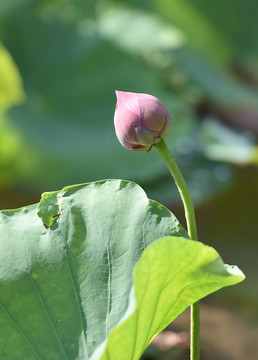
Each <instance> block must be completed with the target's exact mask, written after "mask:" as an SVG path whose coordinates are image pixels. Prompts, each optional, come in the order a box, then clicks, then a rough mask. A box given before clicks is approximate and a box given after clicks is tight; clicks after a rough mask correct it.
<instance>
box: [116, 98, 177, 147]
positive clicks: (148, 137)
mask: <svg viewBox="0 0 258 360" xmlns="http://www.w3.org/2000/svg"><path fill="white" fill-rule="evenodd" d="M116 97H117V104H116V110H115V117H114V123H115V130H116V135H117V137H118V140H119V141H120V143H121V144H122V145H123V146H124V147H125V148H126V149H128V150H135V151H149V150H150V149H151V147H152V145H154V144H156V143H158V142H159V141H160V140H161V139H162V138H163V137H165V136H168V135H169V133H170V131H171V126H172V119H171V116H170V114H169V112H168V110H167V108H166V107H165V106H164V105H163V104H162V102H161V101H160V100H159V99H157V98H156V97H155V96H152V95H148V94H137V93H131V92H123V91H116Z"/></svg>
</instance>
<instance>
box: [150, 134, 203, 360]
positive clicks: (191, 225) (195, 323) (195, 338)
mask: <svg viewBox="0 0 258 360" xmlns="http://www.w3.org/2000/svg"><path fill="white" fill-rule="evenodd" d="M154 146H155V148H157V149H158V151H159V152H160V155H161V156H162V158H163V160H164V161H165V163H166V164H167V167H168V169H169V171H170V173H171V175H172V177H173V178H174V181H175V183H176V186H177V188H178V191H179V193H180V196H181V199H182V201H183V205H184V210H185V218H186V224H187V231H188V234H189V236H190V238H191V239H192V240H198V236H197V227H196V220H195V212H194V206H193V201H192V198H191V195H190V191H189V189H188V187H187V185H186V182H185V180H184V178H183V175H182V173H181V171H180V170H179V167H178V166H177V164H176V162H175V160H174V158H173V157H172V155H171V154H170V152H169V150H168V148H167V145H166V143H165V141H164V139H162V140H160V141H159V142H158V143H157V144H155V145H154ZM190 358H191V360H199V359H200V307H199V302H196V303H194V304H193V305H191V357H190Z"/></svg>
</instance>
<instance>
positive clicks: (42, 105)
mask: <svg viewBox="0 0 258 360" xmlns="http://www.w3.org/2000/svg"><path fill="white" fill-rule="evenodd" d="M257 11H258V4H257V2H256V1H255V0H248V1H244V0H228V1H227V2H225V1H222V0H218V1H216V2H215V3H210V2H207V1H204V0H194V1H190V0H173V1H171V0H138V1H136V0H130V1H122V0H120V1H119V0H116V1H115V0H113V1H105V0H96V1H92V0H9V1H1V2H0V40H1V46H0V207H1V208H10V207H17V206H21V205H27V204H28V203H33V202H36V201H38V200H39V195H40V193H41V192H43V191H50V190H58V189H60V188H61V187H63V186H65V185H68V184H73V183H81V182H86V181H93V180H99V179H102V178H110V177H111V178H125V179H128V180H133V181H136V182H139V183H140V184H141V185H142V186H143V187H144V189H145V190H146V191H147V193H148V196H149V197H151V198H154V199H156V200H159V201H163V202H165V203H166V204H169V205H170V206H173V207H174V208H175V206H176V205H175V204H176V202H177V201H178V197H177V193H176V191H175V189H174V187H173V186H171V184H170V182H169V180H168V173H167V170H166V169H165V167H164V166H163V164H162V162H161V161H160V159H159V156H158V154H157V153H156V152H155V151H151V152H150V153H149V154H138V153H131V152H128V151H126V150H125V149H123V148H122V147H121V146H120V144H119V143H118V141H117V139H116V137H115V134H114V129H113V112H114V107H115V102H116V99H115V94H114V90H115V89H118V90H124V91H135V92H146V93H151V94H153V95H155V96H157V97H159V98H160V99H161V100H162V101H163V102H164V104H165V105H166V106H167V107H168V109H169V110H170V111H171V113H172V116H173V119H174V124H173V131H172V134H171V136H170V137H169V138H168V139H167V141H168V146H169V148H170V149H171V150H172V152H173V154H174V156H175V157H176V159H177V160H178V162H179V165H180V168H182V172H183V173H184V175H185V177H186V180H187V183H188V184H189V186H190V189H191V193H192V195H193V197H194V200H195V203H196V204H198V205H199V207H198V209H197V216H198V223H199V232H200V238H201V240H202V241H204V242H205V243H207V244H211V245H213V246H215V248H216V249H217V250H219V252H220V253H221V254H222V255H224V257H225V260H227V262H229V263H237V264H238V265H239V266H240V268H241V269H242V270H243V271H244V272H245V274H246V275H247V279H248V281H245V282H244V283H243V285H240V286H237V287H234V288H232V289H231V288H230V290H225V291H224V292H223V294H224V296H225V297H226V300H227V301H231V304H232V301H233V299H235V298H236V296H235V295H236V293H237V297H238V298H239V297H241V299H242V300H241V304H240V305H239V306H240V309H241V311H242V312H244V313H245V315H246V316H247V317H248V318H249V317H251V318H252V319H256V318H257V317H258V313H257V308H256V305H255V304H256V302H257V300H258V290H257V286H256V283H257V281H256V272H257V265H256V253H257V241H256V240H257V230H256V222H257V215H256V214H257V201H258V189H257V178H258V174H257V163H258V150H257V145H256V144H257V135H258V102H257V97H258V66H257V63H258V62H257V58H258V43H257V38H256V34H257V32H258V22H257V21H256V14H257ZM176 212H177V214H178V216H179V217H180V216H181V212H180V209H179V208H176ZM221 228H222V229H223V231H222V232H221ZM232 249H234V250H233V251H232ZM223 301H225V299H223Z"/></svg>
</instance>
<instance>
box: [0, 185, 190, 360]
mask: <svg viewBox="0 0 258 360" xmlns="http://www.w3.org/2000/svg"><path fill="white" fill-rule="evenodd" d="M57 204H58V205H57ZM37 211H38V214H37ZM0 233H1V236H0V281H1V286H0V303H1V306H0V307H1V312H0V354H1V355H2V356H6V357H7V358H9V357H11V358H18V359H20V360H22V359H26V360H29V359H35V358H38V359H39V358H43V359H46V358H47V359H55V360H58V359H63V358H69V359H76V358H77V357H78V356H79V354H81V355H80V356H79V358H84V357H85V358H87V356H86V352H87V353H88V355H90V354H91V353H92V352H93V350H94V349H95V348H96V346H98V345H100V343H101V342H102V341H104V340H105V338H106V335H107V333H108V332H109V331H110V330H111V329H112V328H113V327H114V326H115V325H116V324H117V323H118V322H119V321H120V320H121V318H122V317H123V315H124V313H125V311H126V309H127V305H128V300H129V299H128V294H129V291H130V289H131V286H132V269H133V267H134V265H135V263H136V262H137V260H138V259H139V257H140V256H141V253H142V251H143V250H144V248H145V247H146V246H147V245H148V244H149V243H150V242H152V241H153V240H155V239H157V238H159V237H161V236H163V235H176V236H186V232H185V231H184V229H183V228H182V227H181V226H180V225H179V223H178V221H177V220H176V218H175V217H174V216H173V214H171V213H170V212H169V211H168V210H167V209H166V208H164V207H163V206H161V205H159V204H158V203H156V202H154V201H150V200H148V199H147V197H146V195H145V193H144V192H143V191H142V189H141V188H140V187H139V186H137V185H135V184H134V183H130V182H125V181H119V180H117V181H116V180H114V181H111V180H107V181H102V182H97V183H91V184H90V183H89V184H85V185H79V186H72V187H67V188H65V189H63V190H62V191H60V192H54V193H46V194H44V195H43V197H42V200H41V202H40V204H39V206H37V205H33V206H30V207H26V208H22V209H18V210H14V211H12V210H9V211H2V212H1V220H0ZM86 343H87V345H85V344H86ZM14 344H15V346H14ZM86 348H87V349H86ZM64 354H66V355H64ZM83 354H84V355H83Z"/></svg>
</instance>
